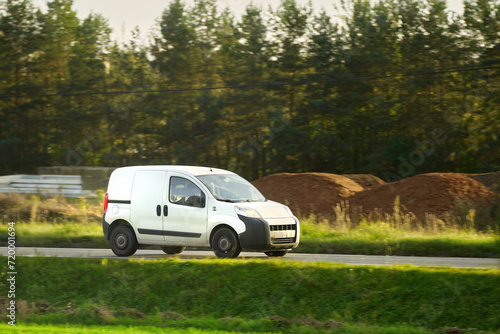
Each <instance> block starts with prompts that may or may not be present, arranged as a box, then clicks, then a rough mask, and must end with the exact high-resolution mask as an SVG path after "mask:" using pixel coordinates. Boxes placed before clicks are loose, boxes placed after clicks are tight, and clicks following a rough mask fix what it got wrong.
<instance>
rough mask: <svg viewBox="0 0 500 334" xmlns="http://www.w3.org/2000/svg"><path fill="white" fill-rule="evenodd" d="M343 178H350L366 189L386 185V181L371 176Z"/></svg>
mask: <svg viewBox="0 0 500 334" xmlns="http://www.w3.org/2000/svg"><path fill="white" fill-rule="evenodd" d="M342 176H345V177H347V178H350V179H351V180H353V181H355V182H356V183H358V184H359V185H360V186H362V187H363V188H365V189H366V188H370V187H373V186H378V185H381V184H385V181H384V180H382V179H381V178H379V177H376V176H375V175H371V174H342Z"/></svg>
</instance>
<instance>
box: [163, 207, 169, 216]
mask: <svg viewBox="0 0 500 334" xmlns="http://www.w3.org/2000/svg"><path fill="white" fill-rule="evenodd" d="M163 215H164V216H165V217H166V216H168V206H166V205H164V206H163Z"/></svg>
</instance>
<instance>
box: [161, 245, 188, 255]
mask: <svg viewBox="0 0 500 334" xmlns="http://www.w3.org/2000/svg"><path fill="white" fill-rule="evenodd" d="M185 249H186V247H182V246H165V247H162V248H161V250H162V251H163V253H165V254H169V255H171V254H179V253H182V252H183V251H184V250H185Z"/></svg>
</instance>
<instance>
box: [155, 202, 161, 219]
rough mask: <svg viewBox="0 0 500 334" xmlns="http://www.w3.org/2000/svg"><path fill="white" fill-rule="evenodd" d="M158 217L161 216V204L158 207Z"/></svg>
mask: <svg viewBox="0 0 500 334" xmlns="http://www.w3.org/2000/svg"><path fill="white" fill-rule="evenodd" d="M156 215H157V216H158V217H159V216H161V205H159V204H158V205H157V206H156Z"/></svg>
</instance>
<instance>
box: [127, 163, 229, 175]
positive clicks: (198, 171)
mask: <svg viewBox="0 0 500 334" xmlns="http://www.w3.org/2000/svg"><path fill="white" fill-rule="evenodd" d="M117 169H120V170H129V171H137V170H161V171H173V172H186V173H190V174H192V175H195V176H198V175H207V174H212V173H213V174H234V173H233V172H230V171H228V170H225V169H219V168H210V167H206V166H179V165H147V166H130V167H120V168H117Z"/></svg>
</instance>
